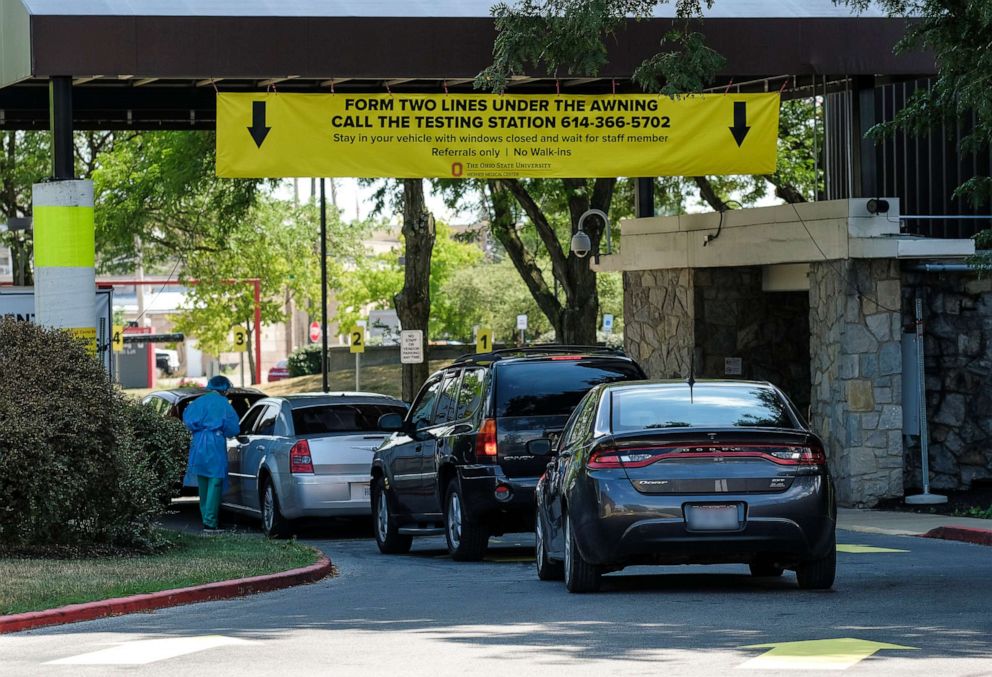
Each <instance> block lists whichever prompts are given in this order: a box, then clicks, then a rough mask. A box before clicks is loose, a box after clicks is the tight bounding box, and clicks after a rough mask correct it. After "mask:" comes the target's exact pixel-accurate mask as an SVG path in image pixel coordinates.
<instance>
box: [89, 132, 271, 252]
mask: <svg viewBox="0 0 992 677" xmlns="http://www.w3.org/2000/svg"><path fill="white" fill-rule="evenodd" d="M92 178H93V182H94V190H95V200H96V238H97V240H96V245H97V251H99V252H100V262H99V265H100V267H101V269H103V270H106V271H108V272H121V271H123V272H130V271H131V270H133V268H134V264H135V262H136V260H137V259H136V246H135V243H136V241H138V240H140V242H141V247H142V257H143V259H144V263H145V266H153V265H155V264H156V263H163V262H171V261H174V260H175V258H176V257H177V256H178V257H183V256H184V255H187V254H188V253H192V252H200V253H210V254H213V255H220V254H222V253H223V252H224V251H225V250H226V245H227V241H228V238H229V237H230V236H231V234H232V233H233V232H235V231H236V230H239V227H240V226H241V225H242V224H243V222H244V220H245V218H246V216H247V215H248V213H249V211H250V209H251V208H252V206H253V205H254V204H255V202H256V200H257V198H258V194H259V189H260V187H261V185H262V182H261V181H257V180H242V179H238V180H234V179H220V178H218V177H217V174H216V171H215V158H214V135H213V134H207V133H204V132H143V133H141V134H136V135H134V136H132V137H129V138H127V139H124V140H121V141H120V142H118V143H116V144H114V146H113V148H112V150H110V151H109V152H105V153H102V154H101V155H99V157H98V158H97V160H96V169H95V171H94V172H93V177H92Z"/></svg>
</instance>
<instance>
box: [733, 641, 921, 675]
mask: <svg viewBox="0 0 992 677" xmlns="http://www.w3.org/2000/svg"><path fill="white" fill-rule="evenodd" d="M741 648H742V649H765V648H767V649H770V651H767V652H765V653H763V654H761V655H760V656H757V657H755V658H752V659H751V660H749V661H747V662H745V663H742V664H740V665H738V666H737V667H738V668H740V669H743V670H846V669H847V668H849V667H851V666H854V665H857V664H858V663H860V662H861V661H863V660H864V659H865V658H868V657H870V656H873V655H874V654H875V653H876V652H878V651H882V650H887V651H890V650H905V651H915V650H917V649H916V647H912V646H901V645H899V644H886V643H884V642H872V641H871V640H866V639H857V638H855V637H843V638H839V639H815V640H809V641H803V642H773V643H770V644H752V645H750V646H743V647H741Z"/></svg>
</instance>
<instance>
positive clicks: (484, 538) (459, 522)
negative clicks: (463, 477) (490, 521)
mask: <svg viewBox="0 0 992 677" xmlns="http://www.w3.org/2000/svg"><path fill="white" fill-rule="evenodd" d="M464 505H465V503H464V501H463V500H462V493H461V490H460V489H459V488H458V480H457V479H452V480H451V481H450V482H448V490H447V491H446V492H445V494H444V537H445V538H446V539H447V541H448V553H449V554H450V555H451V559H453V560H455V561H456V562H478V561H479V560H481V559H482V557H483V555H485V554H486V547H487V546H488V545H489V533H488V532H487V531H486V528H485V527H484V526H483V525H481V524H479V523H478V522H476V521H475V520H473V519H472V518H471V517H470V516H469V515H467V514H465V510H464Z"/></svg>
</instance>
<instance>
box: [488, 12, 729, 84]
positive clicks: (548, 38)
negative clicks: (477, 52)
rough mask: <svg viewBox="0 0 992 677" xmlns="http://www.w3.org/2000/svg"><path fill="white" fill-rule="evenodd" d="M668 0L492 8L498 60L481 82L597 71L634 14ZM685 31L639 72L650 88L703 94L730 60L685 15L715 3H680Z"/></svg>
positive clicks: (671, 36) (675, 35)
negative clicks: (705, 42)
mask: <svg viewBox="0 0 992 677" xmlns="http://www.w3.org/2000/svg"><path fill="white" fill-rule="evenodd" d="M662 4H668V3H667V0H519V1H518V2H515V3H512V4H511V3H506V2H500V3H497V4H496V5H495V6H493V8H492V14H493V16H494V17H495V19H496V31H497V35H496V42H495V44H494V46H493V63H492V64H491V65H490V66H489V67H488V68H486V69H485V70H483V71H482V72H481V73H480V74H479V76H478V77H477V78H476V81H475V86H476V87H477V88H479V89H486V90H489V91H493V92H503V91H505V90H506V87H507V85H508V84H509V82H510V79H511V78H512V77H513V76H514V75H526V74H528V68H531V69H537V68H540V69H543V70H544V71H545V72H546V73H549V74H552V75H554V76H556V77H557V76H559V75H578V76H595V75H598V74H599V71H600V70H601V69H602V67H603V66H605V65H606V63H607V62H608V51H607V50H608V46H607V41H608V40H612V39H618V33H619V32H620V31H621V30H622V29H623V27H624V25H625V23H626V21H627V18H628V17H633V18H636V19H644V18H648V17H650V16H651V15H652V12H653V10H654V9H655V8H656V7H657V6H659V5H662ZM674 4H675V15H676V17H677V18H678V19H681V20H683V23H682V25H681V28H682V29H681V30H674V31H671V32H670V33H669V34H668V35H666V36H665V38H664V39H663V40H662V42H661V48H662V51H661V52H659V53H658V54H657V55H655V56H653V57H651V58H649V59H647V60H645V61H644V62H643V63H642V64H641V65H640V67H638V69H637V70H636V71H635V73H634V77H635V79H636V81H637V82H638V83H639V84H641V85H642V86H643V87H645V89H650V90H651V91H664V93H666V94H676V93H684V92H691V91H698V90H699V89H702V87H703V86H704V85H705V84H706V83H707V82H709V80H710V79H711V78H712V77H713V74H714V73H715V72H716V71H717V70H718V69H719V68H720V67H721V66H722V65H723V62H724V60H723V58H722V57H721V56H719V55H718V54H716V53H715V52H713V51H712V50H709V49H708V48H706V47H705V45H703V42H702V38H701V36H699V35H698V34H695V33H692V32H690V31H689V30H688V27H687V26H688V25H687V23H685V21H686V20H689V19H693V18H699V17H701V15H702V8H703V5H704V4H705V5H706V6H707V7H709V6H711V5H712V0H675V2H674Z"/></svg>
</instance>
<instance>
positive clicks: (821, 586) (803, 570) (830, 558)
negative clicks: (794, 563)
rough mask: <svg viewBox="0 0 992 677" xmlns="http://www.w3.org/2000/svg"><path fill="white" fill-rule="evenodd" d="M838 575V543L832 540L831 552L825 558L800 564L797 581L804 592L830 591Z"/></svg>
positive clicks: (833, 538) (797, 570) (834, 539)
mask: <svg viewBox="0 0 992 677" xmlns="http://www.w3.org/2000/svg"><path fill="white" fill-rule="evenodd" d="M836 574H837V541H836V537H832V538H831V539H830V552H828V553H827V555H826V556H825V557H820V558H818V559H811V560H806V561H804V562H800V563H799V566H798V567H796V581H797V582H798V583H799V587H800V589H802V590H829V589H830V588H831V587H832V586H833V584H834V577H835V576H836Z"/></svg>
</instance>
